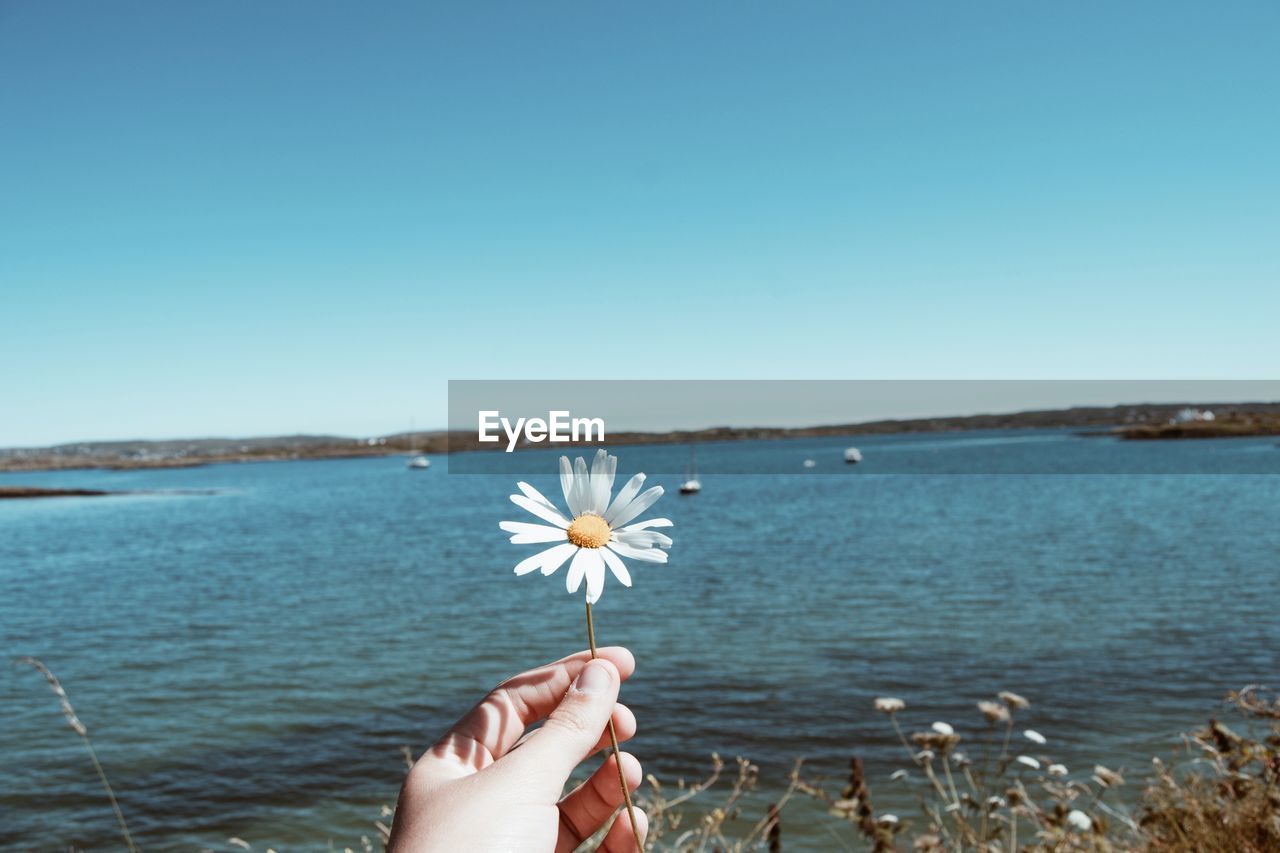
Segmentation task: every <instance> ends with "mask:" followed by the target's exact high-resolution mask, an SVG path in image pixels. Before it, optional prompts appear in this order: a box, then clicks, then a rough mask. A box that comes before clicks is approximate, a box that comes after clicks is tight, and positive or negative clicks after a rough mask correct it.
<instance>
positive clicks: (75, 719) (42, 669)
mask: <svg viewBox="0 0 1280 853" xmlns="http://www.w3.org/2000/svg"><path fill="white" fill-rule="evenodd" d="M13 665H14V666H29V667H31V668H32V669H34V670H36V671H37V672H39V673H40V674H41V675H43V676H44V680H45V681H46V682H48V684H49V689H50V690H52V691H53V695H54V696H57V697H58V705H59V706H60V707H61V709H62V716H63V717H65V718H66V721H67V725H68V726H70V727H71V731H73V732H75V733H76V734H77V735H79V736H80V740H81V741H83V742H84V748H85V749H86V750H87V751H88V753H89V760H90V761H92V762H93V769H94V770H96V771H97V772H98V778H99V779H101V780H102V787H103V790H105V791H106V792H107V799H108V800H110V802H111V810H112V811H113V812H115V815H116V821H117V822H119V824H120V833H121V834H122V835H123V836H124V843H125V847H127V848H128V849H129V850H130V852H131V853H132V851H135V850H137V849H138V848H137V846H136V845H135V844H134V843H133V836H131V835H130V834H129V825H128V824H127V823H126V822H125V819H124V812H122V811H121V810H120V803H119V802H117V801H116V792H115V791H113V790H111V783H110V782H109V781H107V772H106V771H105V770H103V769H102V762H101V761H99V760H98V752H97V750H95V749H94V748H93V741H91V740H90V739H89V729H88V728H86V727H85V724H84V723H82V722H81V721H80V717H79V715H77V714H76V709H75V708H73V707H71V700H70V698H68V697H67V691H66V690H64V689H63V688H62V682H60V681H58V677H57V676H56V675H54V674H53V673H52V672H50V671H49V668H48V667H47V666H45V665H44V664H43V663H41V662H40V661H39V660H37V659H36V658H33V657H20V658H14V661H13Z"/></svg>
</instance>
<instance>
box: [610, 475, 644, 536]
mask: <svg viewBox="0 0 1280 853" xmlns="http://www.w3.org/2000/svg"><path fill="white" fill-rule="evenodd" d="M643 485H644V474H636V475H635V476H634V477H632V478H631V479H630V480H627V484H626V485H625V486H623V487H622V489H621V490H619V492H618V496H617V497H615V498H614V499H613V503H611V504H609V509H608V510H606V511H605V514H604V520H605V521H607V522H609V525H610V526H611V527H612V526H613V517H614V516H615V515H617V514H618V510H620V509H623V508H625V507H626V506H627V504H629V503H631V499H632V498H634V497H635V496H636V494H637V493H638V492H639V491H640V487H641V486H643Z"/></svg>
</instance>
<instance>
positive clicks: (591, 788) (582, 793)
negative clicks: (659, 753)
mask: <svg viewBox="0 0 1280 853" xmlns="http://www.w3.org/2000/svg"><path fill="white" fill-rule="evenodd" d="M621 758H622V770H623V773H624V774H625V776H626V779H627V789H628V790H631V791H634V790H635V789H636V788H639V787H640V780H641V779H642V778H643V772H642V770H641V768H640V762H639V761H637V760H636V757H635V756H634V755H631V754H630V753H626V752H624V753H622V754H621ZM623 803H624V800H623V798H622V787H621V786H620V785H619V784H618V760H617V758H616V757H614V756H612V755H611V756H609V757H608V758H607V759H605V762H604V763H603V764H601V765H600V767H599V768H597V769H596V772H595V773H592V774H591V777H590V778H589V779H587V780H586V781H585V782H583V783H582V784H581V785H579V786H578V787H577V788H575V789H574V790H573V791H572V792H570V793H569V794H568V795H567V796H566V797H565V798H564V799H563V800H561V801H560V830H561V831H560V839H559V843H558V844H557V846H556V850H557V851H568V850H573V849H574V848H575V847H577V845H579V844H581V843H582V842H583V841H585V840H586V839H587V838H590V837H591V835H592V834H593V833H595V832H596V830H598V829H600V827H602V826H604V824H605V821H607V820H609V818H610V817H612V816H613V813H614V811H615V810H616V809H617V808H618V806H620V805H622V804H623ZM619 820H627V818H626V817H625V816H623V817H619ZM632 849H633V850H634V848H632Z"/></svg>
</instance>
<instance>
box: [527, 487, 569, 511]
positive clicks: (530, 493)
mask: <svg viewBox="0 0 1280 853" xmlns="http://www.w3.org/2000/svg"><path fill="white" fill-rule="evenodd" d="M516 488H518V489H519V490H520V491H522V492H524V496H525V497H527V498H528V499H529V500H531V501H537V502H538V503H540V504H542V505H543V506H549V507H551V508H552V509H554V510H555V511H556V512H559V511H560V508H559V507H557V506H556V505H555V504H553V503H552V502H551V500H550V499H549V498H548V497H547V496H546V495H544V494H543V493H542V492H540V491H538V490H537V489H535V488H534V487H533V486H530V485H529V484H528V483H525V482H523V481H522V482H519V483H516Z"/></svg>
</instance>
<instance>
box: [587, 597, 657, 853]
mask: <svg viewBox="0 0 1280 853" xmlns="http://www.w3.org/2000/svg"><path fill="white" fill-rule="evenodd" d="M587 643H588V644H589V645H590V646H591V659H592V660H595V659H596V658H597V657H598V655H597V654H596V625H595V621H594V620H593V619H592V618H591V602H590V601H588V602H587ZM609 743H610V744H612V746H613V763H614V764H616V765H617V767H618V784H619V785H621V786H622V800H623V802H625V803H626V804H627V819H628V820H630V821H631V835H632V837H633V838H635V841H636V849H637V850H639V851H640V853H644V845H643V844H642V843H641V842H640V826H639V824H637V823H636V812H635V806H633V805H632V804H631V790H630V789H629V788H628V787H627V776H626V774H625V773H624V772H623V770H622V753H621V752H620V751H619V750H618V732H617V730H616V729H615V728H614V727H613V714H612V712H611V713H610V714H609Z"/></svg>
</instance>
